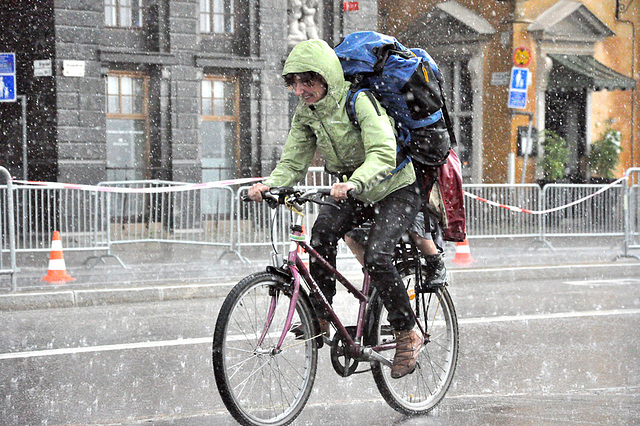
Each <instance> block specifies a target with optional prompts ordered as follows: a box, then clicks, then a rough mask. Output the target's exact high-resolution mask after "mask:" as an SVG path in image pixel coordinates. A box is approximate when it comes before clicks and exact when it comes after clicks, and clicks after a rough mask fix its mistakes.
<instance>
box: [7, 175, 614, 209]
mask: <svg viewBox="0 0 640 426" xmlns="http://www.w3.org/2000/svg"><path fill="white" fill-rule="evenodd" d="M264 179H265V178H264V177H251V178H242V179H230V180H220V181H215V182H203V183H193V184H186V185H173V186H163V187H155V188H119V187H112V186H97V185H80V184H72V183H60V182H39V181H25V180H16V181H14V182H15V183H17V184H22V185H36V186H42V187H45V188H51V189H75V190H79V191H96V192H117V193H127V194H130V193H137V194H145V193H148V194H151V193H160V192H181V191H191V190H194V189H203V188H221V187H226V186H231V185H244V184H247V183H253V182H258V181H261V180H264ZM624 179H625V178H624V177H621V178H620V179H618V180H616V181H615V182H612V183H610V184H608V185H606V186H603V187H602V188H600V189H599V190H597V191H596V192H594V193H593V194H589V195H587V196H586V197H583V198H580V199H578V200H575V201H573V202H571V203H569V204H565V205H564V206H558V207H554V208H552V209H546V210H527V209H523V208H521V207H516V206H510V205H507V204H501V203H498V202H495V201H491V200H487V199H486V198H482V197H480V196H478V195H476V194H472V193H470V192H467V191H464V195H466V196H467V197H469V198H473V199H474V200H477V201H480V202H482V203H486V204H489V205H491V206H494V207H500V208H503V209H506V210H510V211H514V212H518V213H528V214H536V215H540V214H547V213H552V212H556V211H559V210H563V209H567V208H569V207H571V206H575V205H576V204H580V203H582V202H584V201H586V200H588V199H590V198H593V197H595V196H596V195H598V194H601V193H603V192H605V191H607V190H608V189H610V188H611V187H612V186H614V185H617V184H618V183H620V182H621V181H623V180H624Z"/></svg>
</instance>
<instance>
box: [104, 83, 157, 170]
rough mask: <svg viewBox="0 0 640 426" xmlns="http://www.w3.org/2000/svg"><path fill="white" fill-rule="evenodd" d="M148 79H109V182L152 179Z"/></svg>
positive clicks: (107, 90) (107, 91) (107, 92)
mask: <svg viewBox="0 0 640 426" xmlns="http://www.w3.org/2000/svg"><path fill="white" fill-rule="evenodd" d="M147 86H148V79H147V77H146V76H145V75H143V74H140V73H120V72H117V73H116V72H111V73H109V75H108V76H107V81H106V96H107V179H108V180H110V181H120V180H140V179H149V178H150V162H149V131H148V128H149V113H148V87H147Z"/></svg>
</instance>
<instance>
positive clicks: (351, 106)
mask: <svg viewBox="0 0 640 426" xmlns="http://www.w3.org/2000/svg"><path fill="white" fill-rule="evenodd" d="M360 92H364V94H365V95H367V97H368V98H369V100H370V101H371V104H372V105H373V107H374V108H375V109H376V112H377V113H378V117H380V116H381V115H382V113H380V109H378V102H377V100H376V97H375V96H374V95H373V93H371V90H370V89H367V88H357V87H356V88H353V87H352V88H350V89H349V92H348V93H347V103H346V105H347V115H348V116H349V120H351V123H352V124H353V125H354V127H355V128H356V129H358V130H359V129H360V122H358V115H357V114H356V99H357V98H358V94H360Z"/></svg>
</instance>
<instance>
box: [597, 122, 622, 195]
mask: <svg viewBox="0 0 640 426" xmlns="http://www.w3.org/2000/svg"><path fill="white" fill-rule="evenodd" d="M621 139H622V135H621V134H620V131H619V130H614V129H612V128H611V127H607V128H606V129H605V131H604V132H603V133H602V135H601V136H600V139H598V140H597V141H595V142H593V143H592V144H591V152H590V153H589V167H590V168H591V173H592V174H593V176H594V177H593V178H591V181H592V182H594V183H607V182H611V180H612V179H613V177H614V176H613V171H614V170H615V168H616V167H617V166H618V162H619V161H620V157H619V155H620V152H621V151H622V147H621V146H620V140H621Z"/></svg>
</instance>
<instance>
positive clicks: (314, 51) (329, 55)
mask: <svg viewBox="0 0 640 426" xmlns="http://www.w3.org/2000/svg"><path fill="white" fill-rule="evenodd" d="M307 71H314V72H317V73H318V74H320V75H321V76H322V77H323V78H324V79H325V81H326V82H327V95H328V96H331V97H333V98H335V99H339V95H338V93H339V92H340V91H341V90H342V88H343V87H344V86H345V83H346V80H345V79H344V74H343V72H342V65H340V60H339V59H338V56H336V54H335V52H334V51H333V49H332V48H331V47H330V46H329V45H328V44H327V42H325V41H324V40H306V41H302V42H300V43H298V44H297V45H296V46H295V47H294V48H293V49H292V50H291V53H289V56H288V57H287V60H286V61H285V63H284V69H283V70H282V75H286V74H292V73H301V72H307Z"/></svg>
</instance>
